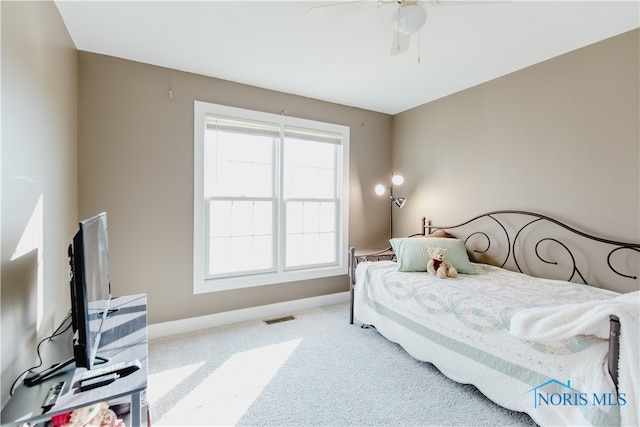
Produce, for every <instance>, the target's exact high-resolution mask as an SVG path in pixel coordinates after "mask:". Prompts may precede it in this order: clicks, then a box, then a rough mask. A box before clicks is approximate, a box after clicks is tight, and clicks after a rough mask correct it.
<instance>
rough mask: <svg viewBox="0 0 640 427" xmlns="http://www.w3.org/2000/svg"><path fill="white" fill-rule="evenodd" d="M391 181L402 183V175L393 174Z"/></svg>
mask: <svg viewBox="0 0 640 427" xmlns="http://www.w3.org/2000/svg"><path fill="white" fill-rule="evenodd" d="M391 182H393V185H402V184H404V177H403V176H402V175H393V177H392V178H391Z"/></svg>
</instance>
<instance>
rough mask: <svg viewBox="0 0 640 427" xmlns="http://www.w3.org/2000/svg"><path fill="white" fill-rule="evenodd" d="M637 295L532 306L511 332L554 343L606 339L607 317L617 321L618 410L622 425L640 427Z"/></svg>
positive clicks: (516, 320)
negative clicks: (578, 338) (582, 337)
mask: <svg viewBox="0 0 640 427" xmlns="http://www.w3.org/2000/svg"><path fill="white" fill-rule="evenodd" d="M639 313H640V292H630V293H626V294H622V295H620V296H617V297H615V298H612V299H609V300H605V301H601V300H597V301H588V302H582V303H575V304H566V305H562V306H560V307H535V308H529V309H526V310H522V311H519V312H517V313H515V314H514V316H513V318H512V319H511V333H512V334H513V335H515V336H516V337H518V338H520V339H524V340H533V341H540V342H545V343H553V342H557V341H560V340H564V339H567V338H572V337H576V336H580V335H592V336H596V337H599V338H608V337H609V322H608V319H609V316H610V315H611V314H615V315H616V316H618V318H619V319H620V328H621V333H620V355H619V369H618V375H619V387H618V390H619V392H620V393H624V395H623V396H624V399H625V401H626V403H625V405H624V406H621V407H620V420H621V424H622V425H625V426H638V425H640V416H639V415H638V409H639V408H638V397H639V395H638V372H640V362H639V361H640V355H639V348H640V340H639V338H638V334H639V333H640V332H639V328H638V324H639V323H640V318H639V317H640V315H639Z"/></svg>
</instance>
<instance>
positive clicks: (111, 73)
mask: <svg viewBox="0 0 640 427" xmlns="http://www.w3.org/2000/svg"><path fill="white" fill-rule="evenodd" d="M79 81H80V83H79V123H80V125H79V134H78V138H79V140H78V141H79V142H78V143H79V150H78V156H79V168H78V177H79V184H78V186H79V210H78V214H79V216H80V217H87V216H90V215H93V214H95V213H98V212H100V211H106V212H107V215H108V221H109V244H110V249H111V271H112V289H113V293H114V294H115V295H123V294H132V293H138V292H145V293H147V294H148V301H149V320H150V323H156V322H162V321H169V320H176V319H182V318H187V317H191V316H199V315H206V314H211V313H217V312H224V311H228V310H234V309H240V308H245V307H251V306H257V305H263V304H270V303H276V302H281V301H288V300H294V299H298V298H305V297H311V296H317V295H324V294H330V293H336V292H343V291H347V290H348V279H347V277H346V276H340V277H334V278H329V279H322V280H313V281H307V282H294V283H287V284H282V285H273V286H262V287H255V288H247V289H242V290H237V291H224V292H214V293H208V294H200V295H193V291H192V289H193V284H192V274H193V273H192V272H193V266H192V264H193V261H192V259H193V256H192V247H193V243H192V236H193V231H192V230H193V109H194V100H200V101H207V102H214V103H219V104H225V105H231V106H234V107H242V108H248V109H254V110H259V111H266V112H270V113H276V114H280V113H281V112H282V111H283V110H286V111H287V114H289V115H291V116H296V117H302V118H306V119H313V120H319V121H325V122H331V123H338V124H342V125H347V126H350V127H351V153H350V158H351V163H350V198H351V203H350V217H351V221H350V224H349V225H350V243H351V244H354V245H359V246H362V245H367V244H369V243H370V242H372V241H380V237H381V236H384V235H385V233H386V230H387V225H386V221H387V217H385V216H384V215H383V216H381V217H375V218H371V222H372V223H373V226H374V229H376V230H377V233H375V232H374V233H369V231H368V229H367V227H366V226H365V223H364V221H363V220H362V218H363V217H365V216H366V215H365V206H368V205H370V204H371V203H375V202H377V200H375V201H374V197H375V195H374V194H373V192H372V191H370V190H369V187H370V186H371V183H372V182H374V181H375V180H376V179H378V177H380V176H381V174H382V176H384V174H385V173H386V172H385V171H388V170H389V167H390V164H391V156H390V136H391V116H388V115H385V114H380V113H374V112H370V111H365V110H361V109H356V108H350V107H345V106H340V105H335V104H330V103H326V102H321V101H317V100H313V99H307V98H302V97H298V96H293V95H287V94H283V93H278V92H273V91H269V90H264V89H259V88H255V87H251V86H246V85H240V84H235V83H231V82H228V81H222V80H219V79H214V78H208V77H204V76H199V75H194V74H189V73H185V72H180V71H176V70H170V69H165V68H160V67H155V66H151V65H145V64H141V63H136V62H132V61H127V60H123V59H118V58H113V57H108V56H103V55H97V54H92V53H87V52H80V53H79ZM170 91H171V94H172V96H170V95H169V92H170ZM363 188H364V189H365V191H363ZM383 212H384V211H383Z"/></svg>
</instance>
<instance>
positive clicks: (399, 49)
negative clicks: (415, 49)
mask: <svg viewBox="0 0 640 427" xmlns="http://www.w3.org/2000/svg"><path fill="white" fill-rule="evenodd" d="M410 41H411V34H406V33H403V32H401V31H398V30H393V42H392V43H391V55H392V56H395V55H400V54H402V53H405V52H406V51H408V50H409V42H410Z"/></svg>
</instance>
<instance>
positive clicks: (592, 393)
mask: <svg viewBox="0 0 640 427" xmlns="http://www.w3.org/2000/svg"><path fill="white" fill-rule="evenodd" d="M474 268H475V269H476V274H473V275H469V274H460V275H459V277H457V278H448V279H439V278H437V277H434V276H431V275H429V274H427V273H421V272H415V273H404V272H399V271H398V267H397V264H396V263H394V262H390V261H379V262H362V263H360V264H358V266H357V268H356V285H355V296H354V313H355V317H356V318H357V319H358V320H359V321H360V322H363V323H366V324H371V325H374V326H375V327H376V329H377V330H378V332H380V333H381V334H382V335H384V336H385V337H386V338H388V339H389V340H391V341H393V342H397V343H399V344H400V345H402V347H404V348H405V349H406V350H407V352H408V353H409V354H411V355H412V356H413V357H415V358H417V359H419V360H423V361H426V362H430V363H433V364H434V365H435V366H436V367H438V369H440V370H441V371H442V372H443V373H444V374H445V375H447V376H449V377H450V378H452V379H454V380H456V381H458V382H462V383H469V384H474V385H475V386H476V387H477V388H478V389H479V390H480V391H482V392H483V393H484V394H485V395H486V396H487V397H488V398H490V399H491V400H493V401H494V402H496V403H498V404H499V405H502V406H504V407H506V408H509V409H511V410H515V411H522V412H527V413H528V414H529V415H531V417H532V419H533V420H534V421H535V422H536V423H538V424H540V425H545V426H546V425H554V426H556V425H568V426H576V425H620V424H628V423H630V422H631V421H629V420H632V419H633V418H632V416H630V415H629V414H628V413H629V412H632V411H634V408H636V405H637V402H636V401H635V400H636V399H637V389H638V386H637V383H638V370H637V364H634V362H633V361H629V360H628V359H629V358H630V355H631V354H633V352H634V351H637V342H636V345H635V346H634V344H633V342H630V341H631V340H630V339H628V338H629V337H628V336H627V337H625V335H626V334H629V335H631V334H632V333H633V332H629V331H632V329H631V327H629V326H628V325H626V324H627V323H630V322H628V321H627V317H626V315H625V313H624V312H623V311H622V310H613V311H612V306H613V305H620V304H618V302H617V298H618V297H620V294H619V293H617V292H612V291H608V290H605V289H600V288H595V287H592V286H586V285H581V284H577V283H569V282H564V281H558V280H546V279H536V278H533V277H531V276H527V275H524V274H520V273H514V272H512V271H508V270H504V269H501V268H498V267H492V266H489V265H484V264H474ZM624 298H632V297H629V296H627V297H623V298H622V299H624ZM614 300H616V302H613V303H612V301H614ZM579 304H585V305H584V306H582V309H584V308H585V307H587V306H589V305H590V304H593V305H594V307H595V306H597V307H598V308H593V310H594V312H590V313H584V315H578V314H576V313H573V314H569V315H568V316H566V317H565V320H564V321H562V322H560V323H561V325H563V326H564V325H567V324H568V323H570V322H569V320H573V319H575V318H577V317H580V319H581V320H579V321H578V323H579V326H580V327H581V328H584V327H585V325H591V326H590V327H591V328H593V329H594V330H597V331H598V334H600V336H603V338H600V337H599V336H596V333H591V334H589V335H585V332H582V333H577V335H576V334H574V333H575V332H576V330H577V326H576V327H575V328H572V326H571V325H567V330H563V331H561V332H562V333H568V334H569V335H571V336H570V337H569V338H564V339H558V340H555V339H554V340H552V342H544V339H543V340H537V339H520V338H518V337H516V336H514V335H513V334H512V333H511V332H510V329H511V326H512V323H514V322H515V321H516V320H514V315H515V314H516V313H524V312H526V310H529V309H531V310H533V309H538V308H546V309H547V310H548V311H547V313H549V314H552V313H559V312H560V310H559V308H561V307H563V306H567V305H579ZM621 304H623V303H621ZM598 310H599V311H600V314H598V313H595V311H598ZM636 313H637V311H636ZM610 314H617V315H618V316H619V317H620V320H621V339H622V341H623V343H622V344H623V345H622V348H621V355H620V359H621V360H620V365H621V369H620V374H619V380H620V384H619V385H620V391H621V392H622V391H623V389H625V390H627V389H628V390H627V391H625V393H628V394H627V403H626V404H620V402H617V401H616V398H617V396H616V389H615V386H614V384H613V381H612V380H611V377H610V376H609V373H608V371H607V363H606V361H607V352H608V340H607V339H606V338H608V334H609V318H608V317H609V315H610ZM636 316H637V315H636ZM636 322H637V317H636ZM529 326H531V324H530V325H529ZM555 326H559V324H558V323H556V324H555ZM574 326H575V325H574ZM533 328H534V329H529V330H531V331H533V332H536V333H538V332H539V333H541V334H544V333H547V332H548V331H549V329H548V328H547V326H546V325H543V327H542V328H541V329H537V327H535V326H533ZM552 329H553V328H552ZM636 331H637V323H636ZM636 333H637V332H636ZM572 334H573V335H572ZM636 357H637V355H636ZM629 363H630V364H629ZM634 370H635V371H634ZM632 396H633V397H632ZM545 399H546V400H545ZM559 399H561V400H559ZM631 399H634V402H630V400H631ZM453 404H455V403H453ZM623 411H624V412H625V415H624V420H623V419H622V412H623Z"/></svg>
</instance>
